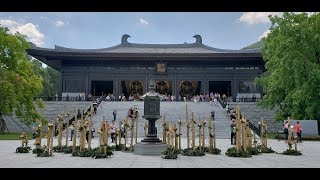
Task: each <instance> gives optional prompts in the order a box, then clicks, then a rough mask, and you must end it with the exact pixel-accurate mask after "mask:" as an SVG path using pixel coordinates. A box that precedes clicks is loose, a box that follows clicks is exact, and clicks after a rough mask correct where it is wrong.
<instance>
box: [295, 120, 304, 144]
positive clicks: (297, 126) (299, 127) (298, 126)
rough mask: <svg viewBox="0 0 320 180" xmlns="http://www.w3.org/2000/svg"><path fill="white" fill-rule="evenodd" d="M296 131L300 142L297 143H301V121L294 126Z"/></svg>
mask: <svg viewBox="0 0 320 180" xmlns="http://www.w3.org/2000/svg"><path fill="white" fill-rule="evenodd" d="M294 130H295V133H296V134H297V136H298V141H297V142H302V141H301V133H302V130H301V126H300V122H299V121H297V122H296V124H295V125H294Z"/></svg>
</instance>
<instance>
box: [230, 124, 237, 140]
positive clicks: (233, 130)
mask: <svg viewBox="0 0 320 180" xmlns="http://www.w3.org/2000/svg"><path fill="white" fill-rule="evenodd" d="M230 127H231V137H230V140H231V145H235V144H236V123H235V119H232V121H231V125H230Z"/></svg>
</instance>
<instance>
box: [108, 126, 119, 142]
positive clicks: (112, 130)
mask: <svg viewBox="0 0 320 180" xmlns="http://www.w3.org/2000/svg"><path fill="white" fill-rule="evenodd" d="M117 128H118V127H117V125H116V123H115V122H114V121H112V122H111V124H110V126H109V129H110V133H111V143H114V141H115V140H116V133H117Z"/></svg>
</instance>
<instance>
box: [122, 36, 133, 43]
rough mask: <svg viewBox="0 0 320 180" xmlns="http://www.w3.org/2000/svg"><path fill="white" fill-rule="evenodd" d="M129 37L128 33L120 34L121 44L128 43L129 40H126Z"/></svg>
mask: <svg viewBox="0 0 320 180" xmlns="http://www.w3.org/2000/svg"><path fill="white" fill-rule="evenodd" d="M129 37H131V36H129V35H128V34H124V35H122V38H121V44H129V42H128V38H129Z"/></svg>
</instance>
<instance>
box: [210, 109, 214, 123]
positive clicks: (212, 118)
mask: <svg viewBox="0 0 320 180" xmlns="http://www.w3.org/2000/svg"><path fill="white" fill-rule="evenodd" d="M211 120H212V121H214V111H211Z"/></svg>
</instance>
